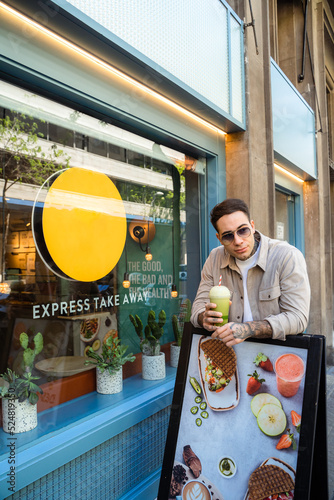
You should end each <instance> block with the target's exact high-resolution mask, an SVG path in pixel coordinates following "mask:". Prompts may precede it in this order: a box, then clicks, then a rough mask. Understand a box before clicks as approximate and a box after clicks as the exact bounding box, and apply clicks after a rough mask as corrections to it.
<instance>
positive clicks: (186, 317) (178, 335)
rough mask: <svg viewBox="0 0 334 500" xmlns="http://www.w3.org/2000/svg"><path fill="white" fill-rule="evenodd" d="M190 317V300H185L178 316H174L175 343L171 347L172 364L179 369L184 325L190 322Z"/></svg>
mask: <svg viewBox="0 0 334 500" xmlns="http://www.w3.org/2000/svg"><path fill="white" fill-rule="evenodd" d="M190 315H191V302H190V300H189V299H185V300H184V301H183V302H182V303H181V307H180V312H179V314H178V315H176V314H174V315H173V316H172V326H173V332H174V337H175V342H174V343H173V344H171V346H170V364H171V366H173V367H174V368H177V365H178V363H179V356H180V350H181V342H182V335H183V328H184V323H187V322H188V321H190Z"/></svg>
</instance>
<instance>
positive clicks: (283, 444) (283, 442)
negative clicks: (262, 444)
mask: <svg viewBox="0 0 334 500" xmlns="http://www.w3.org/2000/svg"><path fill="white" fill-rule="evenodd" d="M286 431H287V434H283V435H282V436H281V437H280V440H279V441H278V443H277V445H276V448H277V450H282V449H283V448H290V446H291V445H292V448H293V449H294V450H295V449H296V446H297V445H296V441H295V438H294V436H293V434H292V433H291V434H290V429H287V430H286Z"/></svg>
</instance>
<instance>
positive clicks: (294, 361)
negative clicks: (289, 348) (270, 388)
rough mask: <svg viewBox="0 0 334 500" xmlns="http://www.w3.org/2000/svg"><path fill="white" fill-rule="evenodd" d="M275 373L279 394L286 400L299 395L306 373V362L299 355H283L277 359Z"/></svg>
mask: <svg viewBox="0 0 334 500" xmlns="http://www.w3.org/2000/svg"><path fill="white" fill-rule="evenodd" d="M275 372H276V383H277V389H278V392H279V393H280V394H282V396H284V397H286V398H291V397H292V396H294V395H295V394H297V392H298V389H299V386H300V382H301V380H302V378H303V376H304V373H305V365H304V361H303V360H302V359H301V358H300V357H299V356H297V354H293V353H288V354H283V355H282V356H280V357H279V358H277V359H276V362H275Z"/></svg>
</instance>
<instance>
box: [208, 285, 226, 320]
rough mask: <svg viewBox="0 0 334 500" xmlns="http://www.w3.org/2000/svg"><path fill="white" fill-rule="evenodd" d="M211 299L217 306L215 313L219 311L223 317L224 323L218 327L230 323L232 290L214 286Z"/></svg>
mask: <svg viewBox="0 0 334 500" xmlns="http://www.w3.org/2000/svg"><path fill="white" fill-rule="evenodd" d="M209 298H210V302H213V303H214V304H216V306H217V307H215V308H214V309H213V311H219V312H221V313H222V315H223V322H222V323H216V326H222V325H225V323H228V310H229V307H230V298H231V292H230V290H229V289H228V288H227V287H226V286H213V287H212V288H211V290H210V293H209Z"/></svg>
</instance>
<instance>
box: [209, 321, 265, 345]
mask: <svg viewBox="0 0 334 500" xmlns="http://www.w3.org/2000/svg"><path fill="white" fill-rule="evenodd" d="M272 332H273V331H272V328H271V325H270V323H269V322H268V321H266V320H264V321H248V322H247V323H227V324H226V325H224V326H220V327H218V328H217V329H216V330H215V331H214V332H213V334H212V337H213V338H220V339H222V340H223V341H224V342H225V343H226V345H228V346H232V345H235V344H240V342H243V341H244V340H245V339H248V338H249V337H253V338H258V339H263V338H268V337H271V336H272Z"/></svg>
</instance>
